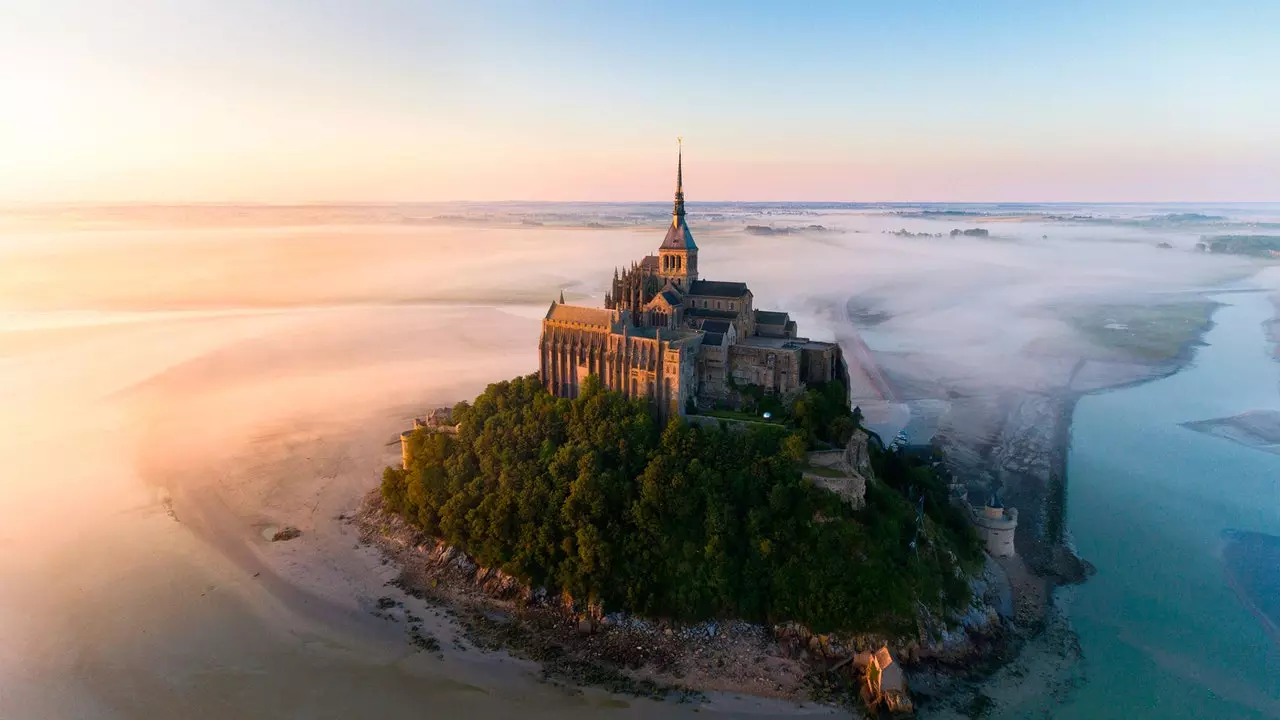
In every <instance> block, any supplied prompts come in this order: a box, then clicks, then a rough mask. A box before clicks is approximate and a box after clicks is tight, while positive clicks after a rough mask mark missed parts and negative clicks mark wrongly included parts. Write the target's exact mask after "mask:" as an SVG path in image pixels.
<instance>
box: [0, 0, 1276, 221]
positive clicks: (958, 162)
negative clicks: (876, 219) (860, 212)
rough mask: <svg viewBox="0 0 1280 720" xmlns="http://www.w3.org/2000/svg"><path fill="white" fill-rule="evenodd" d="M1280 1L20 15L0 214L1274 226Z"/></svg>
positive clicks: (13, 18)
mask: <svg viewBox="0 0 1280 720" xmlns="http://www.w3.org/2000/svg"><path fill="white" fill-rule="evenodd" d="M1278 33H1280V2H1266V1H1265V0H1257V1H1256V2H1235V1H1233V0H1217V1H1215V2H1176V1H1168V2H1155V1H1152V2H1145V1H1143V2H1138V1H1135V2H1122V1H1118V0H1117V1H1114V2H1070V3H1039V2H999V3H996V2H973V3H933V2H919V3H912V2H890V1H888V0H886V1H885V2H877V3H871V2H859V3H855V2H847V3H843V2H842V3H781V2H779V3H746V2H743V3H740V2H731V1H729V0H724V1H722V2H670V3H665V2H664V3H659V2H643V3H639V2H637V3H627V4H625V5H624V4H623V3H597V2H532V1H530V2H501V3H492V2H481V1H470V2H456V3H437V2H424V1H417V2H409V1H404V2H391V1H382V0H364V1H363V2H356V1H354V0H352V1H339V0H276V1H274V2H271V1H269V0H117V1H115V2H107V1H98V0H33V1H31V2H27V3H20V2H18V1H17V0H14V1H12V2H6V3H3V4H0V99H2V100H3V106H2V107H3V111H0V201H17V202H23V201H144V202H181V201H251V202H319V201H435V200H588V201H603V200H664V199H667V198H669V197H670V193H671V187H670V185H671V179H672V178H671V176H672V172H673V168H672V166H673V164H674V155H675V137H676V136H677V135H683V136H684V138H685V157H686V189H687V191H688V195H689V198H690V200H693V201H709V200H815V201H816V200H847V201H894V200H896V201H961V202H962V201H1172V200H1186V201H1275V200H1278V199H1280V79H1278V78H1277V72H1278V71H1280V42H1277V34H1278Z"/></svg>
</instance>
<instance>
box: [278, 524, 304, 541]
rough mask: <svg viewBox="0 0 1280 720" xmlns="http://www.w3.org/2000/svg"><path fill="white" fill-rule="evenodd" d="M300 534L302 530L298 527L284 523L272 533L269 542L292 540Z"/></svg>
mask: <svg viewBox="0 0 1280 720" xmlns="http://www.w3.org/2000/svg"><path fill="white" fill-rule="evenodd" d="M301 535H302V531H301V530H299V529H298V528H296V527H293V526H292V525H285V526H284V527H282V528H280V529H278V530H276V531H275V532H274V533H272V535H271V542H281V541H284V540H292V539H294V538H296V537H300V536H301Z"/></svg>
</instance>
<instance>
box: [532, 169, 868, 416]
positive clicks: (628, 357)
mask: <svg viewBox="0 0 1280 720" xmlns="http://www.w3.org/2000/svg"><path fill="white" fill-rule="evenodd" d="M683 165H684V163H683V156H681V157H680V158H679V159H678V160H677V165H676V194H675V206H674V208H673V209H672V212H671V225H670V226H669V227H668V228H667V234H666V237H664V238H663V239H662V244H661V245H660V246H659V247H658V254H657V255H649V256H647V257H645V258H644V259H643V260H641V261H640V262H638V263H634V264H632V266H631V267H630V268H627V269H626V270H623V271H622V272H618V271H616V270H615V271H614V277H613V287H612V289H611V290H610V291H609V292H608V293H606V294H605V301H604V307H603V308H592V307H581V306H577V305H568V304H566V303H565V302H564V296H563V294H562V295H561V297H560V301H559V302H553V303H552V304H551V308H550V309H548V310H547V314H546V317H544V318H543V320H542V336H541V338H540V339H539V341H538V353H539V358H540V365H539V376H540V377H541V378H542V382H543V383H544V384H545V385H546V387H547V390H548V391H550V392H551V393H552V394H553V395H556V396H559V397H570V398H571V397H575V396H576V395H577V393H578V388H579V386H580V384H581V383H582V381H583V380H585V379H586V377H587V376H588V375H595V376H597V377H599V378H600V380H601V382H602V383H603V384H604V385H605V386H606V387H609V388H612V389H614V390H620V391H622V392H623V393H625V394H626V395H627V396H629V397H640V398H647V399H648V400H649V401H650V402H652V403H654V404H655V405H656V406H657V409H658V412H659V414H660V415H661V416H663V417H674V416H677V415H683V414H684V413H685V412H686V410H687V409H688V408H690V407H694V406H700V407H711V406H714V405H715V404H717V403H728V404H730V405H732V404H734V403H735V402H736V401H737V397H738V394H737V392H736V391H735V388H740V387H743V386H746V385H756V386H759V387H760V388H762V389H763V390H764V391H765V392H767V393H772V394H776V395H779V396H781V397H783V398H787V397H790V396H793V395H795V394H796V393H798V392H800V391H802V390H803V389H804V387H805V385H806V384H808V383H823V382H827V381H830V380H839V381H841V382H842V383H844V386H845V387H846V388H848V387H849V371H848V367H847V366H846V364H845V360H844V356H843V354H842V353H841V351H840V346H839V345H837V344H836V343H830V342H817V341H813V340H809V339H808V338H803V337H798V336H797V332H796V323H795V321H793V320H791V318H790V317H789V316H788V315H787V313H785V312H773V311H767V310H757V309H756V308H755V304H754V302H753V299H752V295H751V290H750V289H749V288H748V287H747V285H746V283H741V282H722V281H718V280H703V279H702V278H701V277H699V274H698V246H697V244H695V243H694V241H693V234H692V233H691V232H689V226H688V224H687V223H686V222H685V211H684V167H683Z"/></svg>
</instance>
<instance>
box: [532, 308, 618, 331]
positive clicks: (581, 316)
mask: <svg viewBox="0 0 1280 720" xmlns="http://www.w3.org/2000/svg"><path fill="white" fill-rule="evenodd" d="M546 319H547V320H553V321H556V322H565V323H577V324H579V325H591V326H593V327H603V328H608V327H612V326H613V311H612V310H604V309H601V308H589V307H582V306H580V305H564V304H562V303H551V308H550V309H548V310H547V318H546Z"/></svg>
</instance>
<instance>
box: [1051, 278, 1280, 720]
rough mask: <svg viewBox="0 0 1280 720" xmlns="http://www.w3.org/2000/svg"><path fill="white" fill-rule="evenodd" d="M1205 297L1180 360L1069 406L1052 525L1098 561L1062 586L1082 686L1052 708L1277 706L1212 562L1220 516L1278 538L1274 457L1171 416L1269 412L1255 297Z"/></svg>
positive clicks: (1275, 376) (1265, 714)
mask: <svg viewBox="0 0 1280 720" xmlns="http://www.w3.org/2000/svg"><path fill="white" fill-rule="evenodd" d="M1217 299H1218V300H1219V301H1221V302H1224V303H1228V306H1227V307H1224V308H1221V309H1220V310H1218V312H1217V313H1216V314H1215V316H1214V320H1215V322H1216V323H1217V325H1216V326H1215V327H1214V328H1213V329H1211V330H1210V331H1209V332H1208V334H1207V335H1206V337H1205V342H1207V343H1208V347H1202V348H1200V349H1199V350H1198V351H1197V353H1196V357H1195V361H1194V363H1193V364H1192V365H1191V366H1190V367H1188V368H1187V369H1185V370H1183V371H1182V372H1180V373H1178V374H1176V375H1173V376H1171V377H1168V378H1165V379H1163V380H1159V381H1156V382H1152V383H1148V384H1145V385H1140V386H1137V387H1133V388H1127V389H1122V390H1116V391H1113V392H1107V393H1102V394H1098V395H1091V396H1088V397H1085V398H1083V399H1081V401H1080V403H1079V405H1078V406H1077V407H1076V411H1075V416H1074V420H1073V423H1072V438H1071V451H1070V456H1069V465H1068V499H1067V508H1068V510H1067V511H1068V519H1067V522H1068V526H1069V528H1070V530H1071V534H1072V537H1073V538H1074V541H1075V544H1076V547H1077V549H1078V550H1079V552H1080V555H1081V556H1082V557H1084V558H1086V559H1088V560H1089V561H1090V562H1092V563H1093V564H1094V565H1095V566H1096V567H1097V569H1098V573H1097V575H1096V576H1094V577H1093V578H1092V579H1091V580H1089V582H1087V583H1085V584H1084V585H1082V586H1080V587H1078V588H1074V589H1071V590H1069V591H1068V594H1067V595H1064V600H1066V601H1067V602H1068V603H1069V604H1068V605H1067V607H1068V614H1069V616H1070V618H1071V621H1072V623H1073V625H1074V627H1075V629H1076V631H1077V632H1078V633H1079V636H1080V643H1081V647H1082V649H1083V651H1084V655H1085V660H1084V669H1085V676H1086V682H1085V685H1084V686H1083V687H1081V688H1080V689H1078V690H1077V691H1075V692H1074V693H1072V694H1071V697H1070V699H1069V700H1068V702H1067V703H1066V704H1065V705H1063V706H1061V707H1060V708H1058V709H1057V710H1056V711H1055V712H1054V717H1058V718H1276V717H1280V646H1277V644H1276V643H1275V642H1273V641H1272V639H1271V638H1270V637H1269V636H1268V635H1267V634H1266V632H1265V631H1264V630H1263V628H1262V625H1261V623H1259V621H1258V620H1257V618H1255V617H1254V616H1253V615H1252V614H1251V613H1250V611H1249V610H1248V609H1247V608H1246V607H1245V606H1244V605H1243V604H1242V603H1241V601H1240V599H1239V598H1238V596H1237V595H1236V594H1235V592H1234V591H1233V590H1232V589H1231V587H1230V586H1228V584H1227V581H1226V577H1225V575H1224V573H1223V569H1222V566H1221V562H1220V560H1219V552H1220V548H1221V543H1222V541H1221V539H1220V535H1219V533H1220V532H1221V531H1222V530H1223V529H1224V528H1239V529H1245V530H1255V531H1259V532H1265V533H1270V534H1276V535H1280V456H1277V455H1271V454H1268V453H1264V452H1261V451H1258V450H1254V449H1251V448H1248V447H1245V446H1243V445H1239V444H1236V443H1233V442H1231V441H1228V440H1224V439H1221V438H1216V437H1212V436H1210V435H1205V434H1202V433H1198V432H1194V431H1192V430H1188V429H1186V428H1183V427H1181V426H1180V425H1179V423H1182V422H1185V421H1188V420H1203V419H1208V418H1218V417H1225V416H1229V415H1235V414H1237V413H1240V412H1243V411H1245V410H1253V409H1280V391H1278V385H1277V383H1278V381H1280V363H1276V362H1275V361H1274V360H1272V359H1271V358H1270V357H1269V355H1268V351H1269V344H1268V342H1267V341H1266V337H1265V331H1264V328H1263V326H1262V323H1263V322H1264V321H1266V320H1268V319H1269V318H1270V317H1271V315H1272V312H1273V309H1272V306H1271V304H1270V302H1269V301H1268V300H1267V297H1266V296H1265V295H1264V294H1263V293H1248V294H1227V295H1221V296H1219V297H1218V298H1217Z"/></svg>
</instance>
